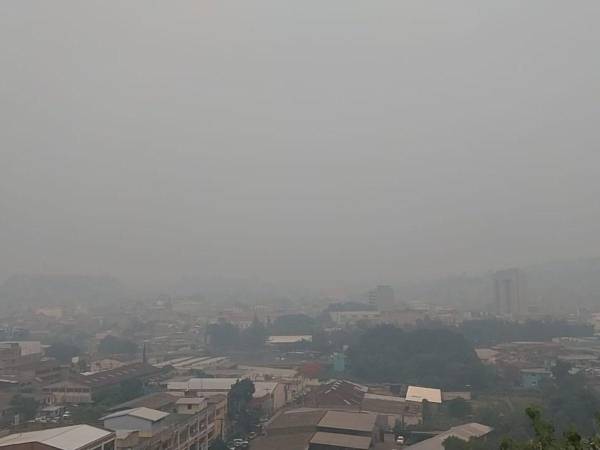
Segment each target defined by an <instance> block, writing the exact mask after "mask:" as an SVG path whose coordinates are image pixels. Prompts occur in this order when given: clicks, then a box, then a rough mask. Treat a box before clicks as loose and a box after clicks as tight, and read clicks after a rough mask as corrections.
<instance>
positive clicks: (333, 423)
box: [318, 411, 377, 432]
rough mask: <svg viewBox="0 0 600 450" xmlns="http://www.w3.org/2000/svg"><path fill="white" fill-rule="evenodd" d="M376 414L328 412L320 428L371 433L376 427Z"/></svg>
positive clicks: (320, 423)
mask: <svg viewBox="0 0 600 450" xmlns="http://www.w3.org/2000/svg"><path fill="white" fill-rule="evenodd" d="M376 419H377V416H376V415H375V414H371V413H367V412H347V411H327V412H326V413H325V415H324V416H323V418H322V419H321V421H320V422H319V424H318V426H319V427H320V428H331V429H338V430H353V431H363V432H371V431H372V430H373V428H374V427H375V420H376Z"/></svg>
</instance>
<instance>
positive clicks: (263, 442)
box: [252, 431, 315, 450]
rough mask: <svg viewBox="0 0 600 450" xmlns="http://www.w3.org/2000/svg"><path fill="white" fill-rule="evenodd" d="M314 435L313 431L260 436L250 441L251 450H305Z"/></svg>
mask: <svg viewBox="0 0 600 450" xmlns="http://www.w3.org/2000/svg"><path fill="white" fill-rule="evenodd" d="M314 434H315V433H314V431H304V432H300V433H290V434H288V433H286V434H280V435H275V436H260V437H258V438H257V439H255V440H253V441H252V448H253V449H254V448H256V449H257V450H282V449H285V450H306V449H307V448H308V445H309V442H310V440H311V438H312V437H313V435H314Z"/></svg>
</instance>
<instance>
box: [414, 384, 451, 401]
mask: <svg viewBox="0 0 600 450" xmlns="http://www.w3.org/2000/svg"><path fill="white" fill-rule="evenodd" d="M406 400H408V401H410V402H419V403H420V402H422V401H423V400H427V401H428V402H429V403H442V391H441V390H440V389H432V388H425V387H419V386H409V387H408V391H406Z"/></svg>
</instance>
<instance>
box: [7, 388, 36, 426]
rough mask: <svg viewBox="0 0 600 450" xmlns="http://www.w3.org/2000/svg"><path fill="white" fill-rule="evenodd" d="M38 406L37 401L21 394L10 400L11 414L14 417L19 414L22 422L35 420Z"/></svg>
mask: <svg viewBox="0 0 600 450" xmlns="http://www.w3.org/2000/svg"><path fill="white" fill-rule="evenodd" d="M38 406H39V404H38V402H37V401H36V400H35V399H33V398H31V397H27V396H24V395H21V394H17V395H15V396H14V397H13V398H12V399H11V400H10V412H11V413H12V414H14V415H16V414H18V415H19V417H20V420H21V422H24V421H27V420H31V419H33V418H34V417H35V414H36V412H37V409H38Z"/></svg>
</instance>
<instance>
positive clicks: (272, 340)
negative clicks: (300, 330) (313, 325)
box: [267, 334, 312, 344]
mask: <svg viewBox="0 0 600 450" xmlns="http://www.w3.org/2000/svg"><path fill="white" fill-rule="evenodd" d="M302 341H306V342H312V335H309V334H306V335H299V336H269V338H268V339H267V344H296V343H299V342H302Z"/></svg>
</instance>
